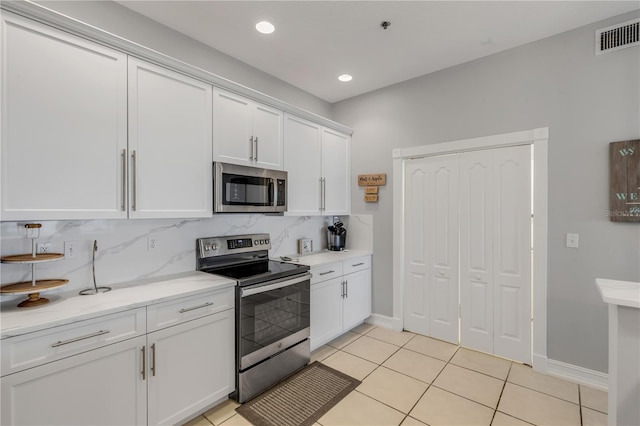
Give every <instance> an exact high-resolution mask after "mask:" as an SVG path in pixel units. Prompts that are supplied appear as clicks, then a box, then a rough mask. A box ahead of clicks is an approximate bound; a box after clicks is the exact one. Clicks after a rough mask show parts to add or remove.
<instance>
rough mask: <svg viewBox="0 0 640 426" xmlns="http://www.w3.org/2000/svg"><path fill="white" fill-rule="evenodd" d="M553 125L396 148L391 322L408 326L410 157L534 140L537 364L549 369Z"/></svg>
mask: <svg viewBox="0 0 640 426" xmlns="http://www.w3.org/2000/svg"><path fill="white" fill-rule="evenodd" d="M548 144H549V128H548V127H540V128H535V129H531V130H525V131H521V132H513V133H503V134H498V135H492V136H484V137H479V138H473V139H463V140H458V141H453V142H443V143H435V144H432V145H422V146H416V147H410V148H399V149H394V150H393V153H392V155H393V321H392V328H393V329H394V330H395V331H401V330H402V329H403V326H404V319H403V318H404V278H405V277H404V271H403V267H402V265H404V259H405V253H404V231H405V229H404V220H403V218H404V213H405V211H404V189H405V182H404V172H405V162H406V160H409V159H412V158H420V157H429V156H436V155H444V154H452V153H459V152H469V151H478V150H485V149H491V148H501V147H507V146H516V145H533V147H534V148H533V247H534V250H535V255H534V257H533V265H532V269H531V272H532V275H533V282H532V285H533V295H532V299H533V307H532V317H533V318H534V319H535V321H534V322H533V330H532V352H533V353H532V358H531V359H532V363H533V369H534V370H536V371H540V372H546V371H547V227H548V213H547V203H548V201H547V197H548V195H547V192H548V164H547V163H548Z"/></svg>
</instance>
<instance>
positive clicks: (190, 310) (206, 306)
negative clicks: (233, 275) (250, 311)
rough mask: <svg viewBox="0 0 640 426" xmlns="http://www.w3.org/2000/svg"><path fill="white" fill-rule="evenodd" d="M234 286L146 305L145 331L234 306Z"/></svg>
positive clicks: (169, 325) (149, 331)
mask: <svg viewBox="0 0 640 426" xmlns="http://www.w3.org/2000/svg"><path fill="white" fill-rule="evenodd" d="M234 294H235V287H229V288H226V289H224V290H218V291H212V292H208V293H203V294H198V295H196V296H189V297H183V298H180V299H176V300H172V301H170V302H164V303H158V304H157V305H151V306H148V307H147V332H148V333H151V332H152V331H155V330H160V329H163V328H166V327H171V326H173V325H177V324H181V323H183V322H186V321H190V320H193V319H196V318H200V317H203V316H205V315H210V314H213V313H216V312H222V311H224V310H227V309H231V308H233V307H234V306H235V297H234Z"/></svg>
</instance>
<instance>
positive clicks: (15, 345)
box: [2, 308, 146, 376]
mask: <svg viewBox="0 0 640 426" xmlns="http://www.w3.org/2000/svg"><path fill="white" fill-rule="evenodd" d="M145 332H146V330H145V308H138V309H132V310H130V311H126V312H120V313H117V314H112V315H106V316H102V317H99V318H94V319H90V320H86V321H80V322H77V323H74V324H69V325H63V326H60V327H54V328H50V329H47V330H42V331H38V332H35V333H28V334H25V335H22V336H16V337H11V338H8V339H6V340H3V341H2V375H3V376H4V375H6V374H10V373H15V372H17V371H21V370H25V369H27V368H32V367H35V366H38V365H41V364H45V363H48V362H51V361H55V360H58V359H61V358H66V357H68V356H72V355H76V354H79V353H81V352H86V351H89V350H92V349H96V348H99V347H102V346H106V345H110V344H112V343H116V342H119V341H122V340H126V339H131V338H133V337H136V336H142V335H144V334H145Z"/></svg>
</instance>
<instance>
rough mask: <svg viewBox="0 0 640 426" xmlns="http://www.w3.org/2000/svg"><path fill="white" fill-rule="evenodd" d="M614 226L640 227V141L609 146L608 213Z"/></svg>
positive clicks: (615, 143) (612, 143)
mask: <svg viewBox="0 0 640 426" xmlns="http://www.w3.org/2000/svg"><path fill="white" fill-rule="evenodd" d="M607 216H609V219H610V220H611V221H613V222H637V223H640V139H636V140H632V141H622V142H611V143H610V144H609V210H608V211H607Z"/></svg>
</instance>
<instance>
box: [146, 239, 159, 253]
mask: <svg viewBox="0 0 640 426" xmlns="http://www.w3.org/2000/svg"><path fill="white" fill-rule="evenodd" d="M157 248H158V237H147V251H156V249H157Z"/></svg>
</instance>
